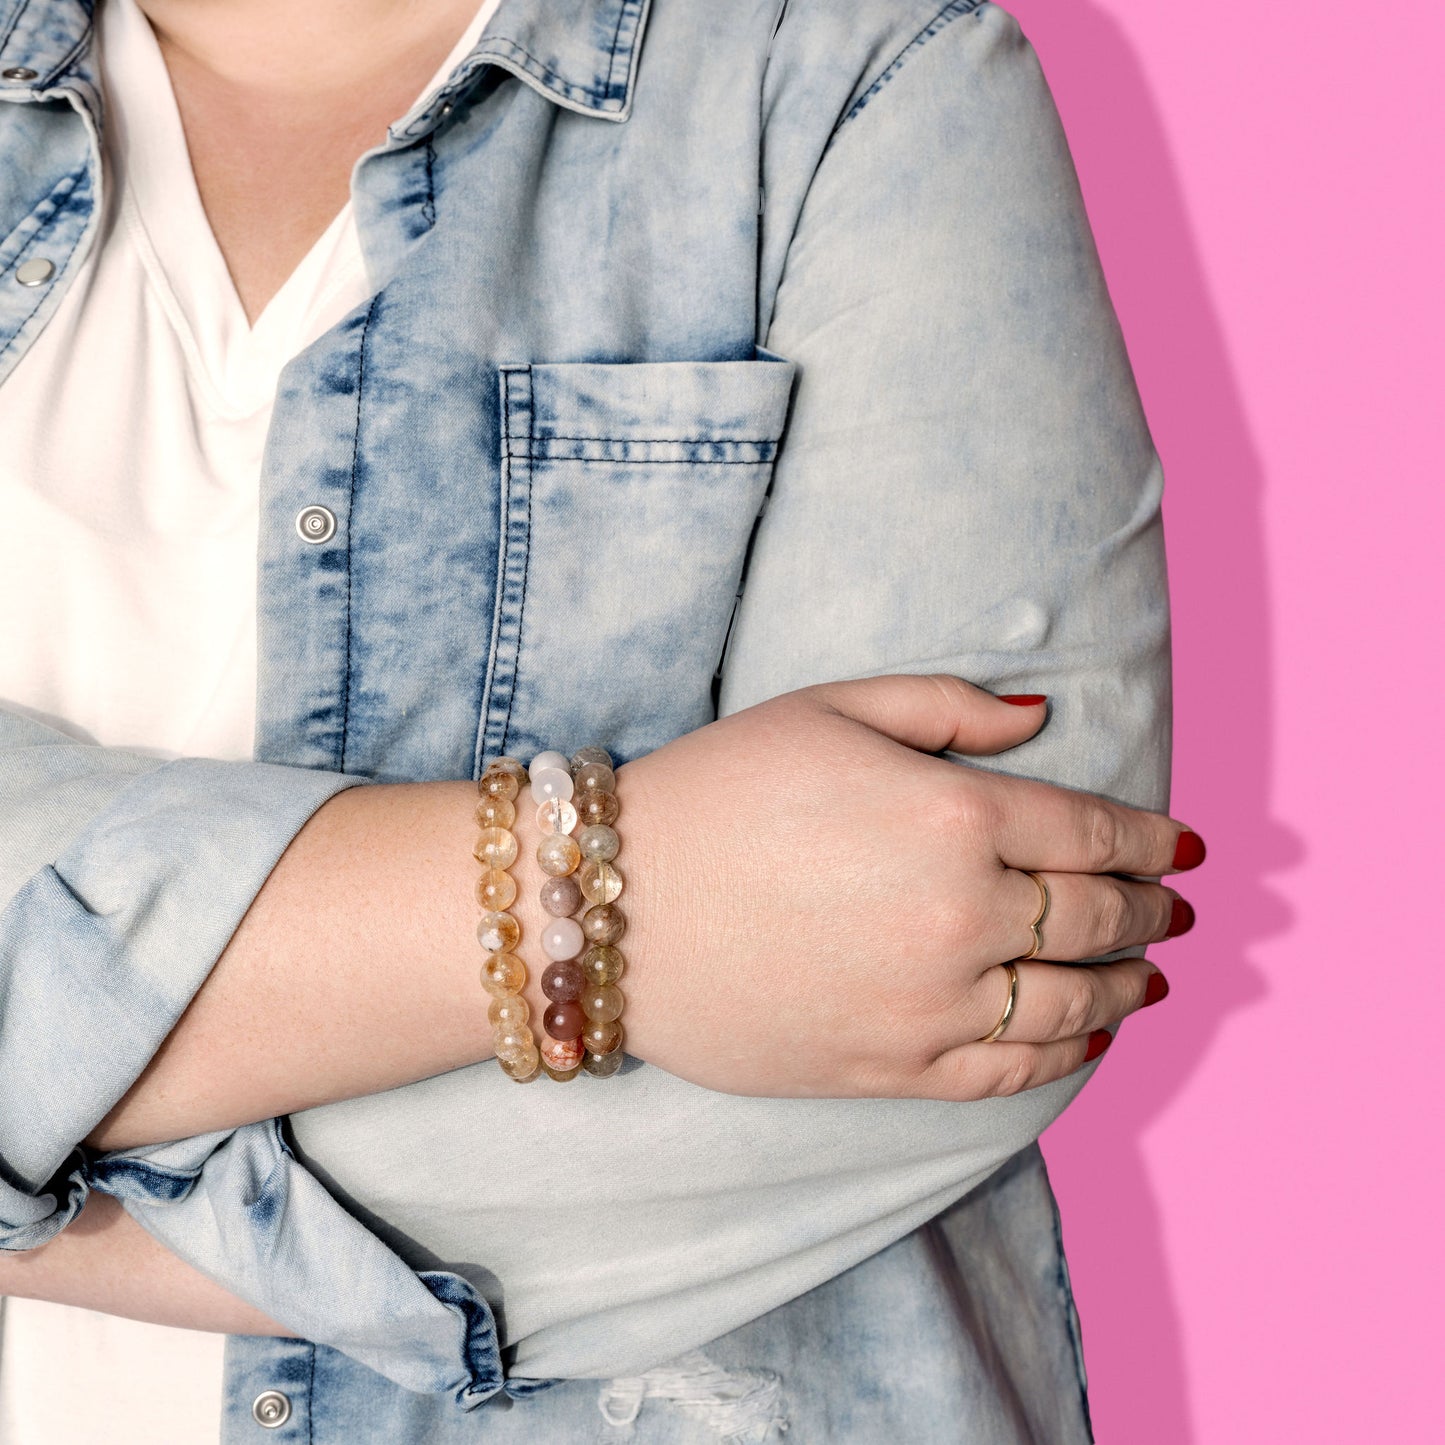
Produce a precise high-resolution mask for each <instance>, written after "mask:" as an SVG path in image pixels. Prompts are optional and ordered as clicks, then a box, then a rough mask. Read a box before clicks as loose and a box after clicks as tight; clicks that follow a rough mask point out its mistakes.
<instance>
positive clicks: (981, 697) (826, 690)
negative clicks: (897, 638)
mask: <svg viewBox="0 0 1445 1445" xmlns="http://www.w3.org/2000/svg"><path fill="white" fill-rule="evenodd" d="M813 692H814V694H815V695H817V696H818V697H819V698H820V700H821V701H822V702H823V703H824V704H825V705H826V706H828V707H831V708H832V709H833V710H834V711H835V712H837V713H841V714H842V715H843V716H844V717H849V718H852V719H853V720H854V721H855V722H860V723H862V724H863V725H864V726H865V727H870V728H872V729H873V730H874V732H879V733H882V734H883V735H884V736H885V737H890V738H893V739H894V740H895V741H897V742H900V743H903V744H905V745H906V746H907V747H910V748H916V749H918V751H919V752H924V753H938V752H943V751H944V750H945V749H946V750H947V751H949V752H953V753H970V754H973V755H975V756H985V755H987V754H989V753H1001V752H1004V751H1006V750H1007V749H1009V748H1016V747H1017V746H1018V745H1019V744H1020V743H1023V742H1027V741H1028V740H1029V739H1030V738H1031V737H1033V736H1034V734H1035V733H1037V732H1038V731H1039V729H1040V728H1041V727H1043V725H1044V723H1045V722H1046V721H1047V720H1048V711H1049V710H1048V708H1047V706H1046V705H1045V702H1046V700H1045V699H1044V698H1042V697H1040V698H1038V700H1037V702H1035V701H1034V699H1033V697H1030V698H1029V699H1028V702H1027V704H1025V705H1014V704H1011V703H1009V702H1005V701H1004V700H1003V699H1002V698H998V697H995V696H994V695H993V694H992V693H990V692H985V691H984V690H983V689H982V688H980V687H974V685H973V684H972V683H969V682H965V681H964V680H963V679H962V678H961V677H954V676H952V675H951V674H950V673H945V672H930V673H924V674H921V675H913V674H907V673H894V674H891V675H889V676H886V677H864V678H857V679H852V680H849V681H846V682H827V683H822V684H820V685H818V686H816V687H814V688H813Z"/></svg>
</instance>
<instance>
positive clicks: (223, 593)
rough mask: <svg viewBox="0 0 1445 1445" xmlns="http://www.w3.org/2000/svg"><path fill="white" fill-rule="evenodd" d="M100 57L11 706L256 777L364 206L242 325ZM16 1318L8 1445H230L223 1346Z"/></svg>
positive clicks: (10, 483) (189, 202)
mask: <svg viewBox="0 0 1445 1445" xmlns="http://www.w3.org/2000/svg"><path fill="white" fill-rule="evenodd" d="M497 4H498V0H485V3H483V4H482V5H481V7H480V9H479V11H478V12H477V15H476V16H475V18H474V19H473V21H472V22H471V24H470V25H469V26H468V27H467V30H466V33H465V34H464V35H463V36H462V37H461V38H460V39H459V40H458V42H457V44H456V46H455V47H454V49H453V50H452V53H451V54H450V55H449V56H448V57H447V58H446V60H445V61H444V62H443V64H442V65H441V67H440V68H439V69H438V71H437V73H436V75H435V76H434V77H433V79H432V80H431V82H430V83H429V84H428V85H427V86H426V88H425V90H424V91H423V94H422V97H421V98H419V100H418V102H417V104H418V106H420V105H421V104H422V101H423V100H425V98H426V97H427V96H429V95H430V94H431V93H433V92H434V91H435V90H436V89H437V88H438V87H439V86H440V85H441V84H442V82H443V81H444V80H445V79H446V78H447V76H448V75H449V74H450V73H451V71H452V70H453V69H454V68H455V66H456V65H457V64H458V62H460V61H461V59H462V58H463V57H464V56H465V55H466V54H467V53H468V52H469V51H470V50H471V49H472V48H473V47H474V46H475V44H476V43H477V41H478V40H479V39H480V37H481V33H482V31H483V29H484V28H485V26H486V24H487V22H488V21H489V20H490V19H491V16H492V13H493V12H494V11H495V9H496V7H497ZM98 46H99V57H100V70H101V79H102V88H103V91H104V95H105V100H106V108H107V128H106V153H105V156H104V158H103V164H104V167H105V172H106V176H107V181H108V200H107V203H106V208H105V214H104V216H102V217H101V219H100V232H99V235H98V237H97V243H96V246H95V248H94V249H93V250H92V252H91V254H90V256H89V258H88V259H87V261H86V263H85V265H84V267H83V268H82V270H81V272H80V274H79V275H77V276H76V277H75V279H74V280H73V281H72V282H71V285H70V289H69V291H68V292H67V293H66V295H65V297H64V298H63V299H62V301H61V303H60V306H59V308H58V310H57V311H56V313H55V316H54V317H53V318H52V320H51V321H50V324H49V325H48V326H47V327H46V328H45V330H44V332H43V333H42V334H41V335H40V336H39V337H38V338H37V340H36V341H35V342H34V344H33V345H32V347H31V348H30V350H29V352H28V353H27V354H26V355H25V357H24V358H23V359H22V361H21V362H20V364H19V365H18V366H17V367H16V368H15V370H14V371H13V372H12V373H11V375H10V377H9V379H8V380H7V381H6V382H5V383H4V385H3V386H0V436H3V437H4V439H5V444H4V446H3V447H0V617H3V618H4V619H5V628H4V632H3V636H0V702H3V703H4V704H5V705H6V706H7V707H12V708H22V709H26V710H29V711H32V712H35V713H37V714H39V715H41V716H43V717H44V719H45V720H46V721H47V722H50V723H51V724H52V725H55V726H58V727H61V728H63V729H65V730H66V731H69V732H71V733H73V734H75V735H77V736H79V737H83V738H86V739H90V740H93V741H95V742H98V743H101V744H104V745H107V746H125V747H131V748H141V749H146V750H148V751H152V752H155V753H158V754H161V755H165V756H197V757H212V758H228V759H246V758H249V757H251V756H252V748H253V738H254V731H255V714H256V565H257V559H256V538H257V525H258V507H259V482H260V474H261V453H262V448H263V446H264V444H265V439H266V431H267V428H268V426H269V425H270V420H271V405H272V400H273V398H274V396H275V392H276V384H277V380H278V377H279V375H280V372H281V369H282V367H283V366H284V365H285V364H286V363H287V362H288V361H289V360H290V359H291V358H292V357H293V356H295V355H296V354H297V352H299V351H301V350H302V349H304V348H305V347H306V346H308V345H309V344H310V343H311V342H312V341H314V340H316V338H317V337H319V336H321V335H322V334H323V333H324V332H326V331H328V330H329V329H330V328H331V327H332V326H334V325H335V324H336V323H337V322H338V321H339V320H341V318H342V317H343V316H345V315H346V314H347V313H348V312H349V311H351V310H353V309H354V308H355V307H356V306H358V305H359V304H361V303H362V302H363V301H365V300H366V298H367V295H368V292H369V287H368V284H367V278H366V272H365V267H364V265H363V261H362V253H361V246H360V243H359V240H358V237H357V232H356V223H355V218H354V216H353V213H352V207H351V205H350V203H349V202H348V203H347V205H346V206H345V207H344V208H343V210H342V211H341V213H340V214H339V215H338V216H337V217H336V219H335V220H334V221H333V222H332V223H331V225H330V226H328V227H327V229H326V232H325V234H324V235H322V236H321V238H320V239H319V240H318V241H317V242H316V244H315V245H314V246H313V247H312V249H311V250H310V251H309V252H308V253H307V255H306V257H305V259H304V260H302V262H301V263H300V265H298V266H297V268H296V270H295V271H294V272H293V273H292V275H291V276H290V278H289V279H288V280H287V281H286V283H285V285H284V286H283V287H282V288H281V290H280V291H278V292H277V293H276V295H275V296H274V297H273V298H272V300H271V301H270V302H269V304H268V305H267V306H266V309H265V311H264V312H262V314H261V315H260V316H259V317H258V318H257V319H256V324H255V325H254V326H251V325H249V324H248V322H247V320H246V315H245V312H244V310H243V309H242V307H241V303H240V300H239V298H238V297H237V295H236V291H235V287H234V286H233V284H232V282H231V278H230V274H229V272H228V271H227V269H226V263H225V260H224V259H223V257H222V255H221V252H220V249H219V247H218V246H217V244H216V240H215V237H214V236H213V235H212V233H211V228H210V225H209V223H208V221H207V219H206V215H205V211H204V210H203V208H202V206H201V201H200V196H199V194H198V192H197V189H196V183H195V178H194V176H193V174H192V172H191V165H190V158H189V155H188V153H187V150H186V142H185V134H184V131H183V129H182V126H181V120H180V115H179V112H178V111H177V109H176V103H175V97H174V94H173V92H172V90H171V84H170V77H169V74H168V73H167V71H166V66H165V61H164V59H163V58H162V56H161V52H160V47H159V46H158V45H157V43H156V39H155V36H154V34H153V33H152V31H151V28H150V25H149V23H148V22H147V20H146V19H145V16H144V15H143V14H142V13H141V12H140V10H139V9H138V8H137V6H136V0H104V3H103V4H102V5H101V7H100V13H99V17H98ZM378 139H380V137H378ZM0 1306H3V1307H0V1329H3V1348H0V1445H80V1442H86V1445H89V1442H91V1441H104V1442H105V1445H132V1442H134V1445H201V1442H206V1441H215V1440H216V1439H218V1437H219V1434H220V1407H221V1400H220V1396H221V1360H222V1349H223V1346H224V1336H221V1335H211V1334H203V1333H199V1332H195V1331H190V1330H174V1329H168V1328H164V1327H162V1326H158V1325H146V1324H139V1323H137V1322H135V1321H132V1320H124V1319H120V1318H117V1317H113V1316H109V1315H102V1314H96V1313H93V1312H91V1311H88V1310H81V1309H75V1308H72V1307H68V1306H63V1305H52V1304H45V1303H40V1302H36V1301H31V1300H14V1299H12V1300H6V1301H3V1302H0Z"/></svg>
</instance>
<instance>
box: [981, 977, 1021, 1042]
mask: <svg viewBox="0 0 1445 1445" xmlns="http://www.w3.org/2000/svg"><path fill="white" fill-rule="evenodd" d="M999 966H1000V967H1001V968H1003V969H1004V970H1005V971H1006V972H1007V973H1008V1002H1007V1003H1006V1004H1004V1006H1003V1013H1002V1014H1001V1015H1000V1016H999V1021H998V1022H997V1023H996V1024H995V1025H994V1026H993V1028H992V1029H990V1030H989V1032H988V1033H986V1034H985V1035H984V1036H983V1037H982V1038H981V1039H980V1040H979V1043H981V1044H991V1043H993V1041H994V1040H995V1039H997V1038H1002V1037H1003V1031H1004V1030H1005V1029H1006V1028H1007V1027H1008V1026H1009V1020H1010V1019H1012V1018H1013V1016H1014V1005H1015V1004H1016V1003H1017V1002H1018V1001H1019V971H1018V969H1016V968H1015V967H1014V966H1013V964H1011V963H1005V964H1000V965H999Z"/></svg>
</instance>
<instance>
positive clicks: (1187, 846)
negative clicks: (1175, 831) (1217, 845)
mask: <svg viewBox="0 0 1445 1445" xmlns="http://www.w3.org/2000/svg"><path fill="white" fill-rule="evenodd" d="M1202 862H1204V839H1203V838H1201V837H1200V836H1199V834H1198V833H1181V834H1180V835H1179V841H1178V842H1177V843H1176V844H1175V845H1174V866H1175V868H1176V869H1178V870H1179V871H1180V872H1181V873H1182V872H1183V871H1184V870H1185V869H1186V868H1197V867H1199V865H1200V864H1201V863H1202Z"/></svg>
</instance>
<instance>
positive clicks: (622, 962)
mask: <svg viewBox="0 0 1445 1445" xmlns="http://www.w3.org/2000/svg"><path fill="white" fill-rule="evenodd" d="M580 962H581V964H582V972H583V973H585V974H586V975H587V982H588V983H589V984H591V985H592V986H593V987H602V986H604V985H606V984H612V983H616V982H617V980H618V979H619V978H621V977H622V971H623V969H625V968H626V967H627V960H626V959H625V958H624V957H623V956H622V950H621V949H620V948H613V946H612V945H611V944H610V943H594V944H593V945H592V947H591V948H589V949H587V950H586V952H585V953H583V955H582V958H581V960H580Z"/></svg>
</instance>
